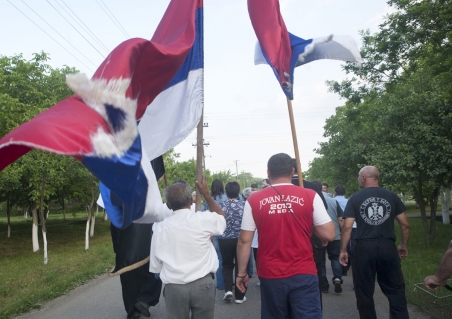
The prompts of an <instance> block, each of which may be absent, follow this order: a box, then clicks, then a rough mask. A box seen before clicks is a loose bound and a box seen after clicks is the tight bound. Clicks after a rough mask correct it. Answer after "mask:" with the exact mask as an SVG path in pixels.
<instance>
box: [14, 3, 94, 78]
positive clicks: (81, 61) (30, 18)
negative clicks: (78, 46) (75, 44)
mask: <svg viewBox="0 0 452 319" xmlns="http://www.w3.org/2000/svg"><path fill="white" fill-rule="evenodd" d="M7 1H8V2H9V4H10V5H12V6H13V7H14V8H16V9H17V11H19V12H20V13H22V14H23V15H24V16H25V17H26V18H27V19H28V20H30V21H31V22H32V23H33V24H34V25H35V26H37V27H38V28H39V29H41V31H42V32H44V33H45V34H47V35H48V36H49V37H50V38H51V39H52V40H53V41H55V42H56V43H57V44H58V45H59V46H61V47H62V48H63V49H64V50H66V51H67V52H68V53H69V54H70V55H72V56H73V57H74V58H75V59H76V60H77V61H79V62H80V63H81V64H83V65H84V66H86V68H87V69H88V70H90V71H91V72H93V70H92V69H91V68H90V67H89V66H87V65H86V64H85V63H83V62H82V61H80V59H79V58H77V57H76V56H75V55H74V54H72V52H71V51H69V50H68V49H66V48H65V47H64V46H63V45H62V44H61V43H60V42H58V41H57V40H56V39H55V38H53V37H52V36H51V35H50V34H48V33H47V32H46V31H45V30H44V29H43V28H41V27H40V26H39V25H38V24H37V23H36V22H34V21H33V20H32V19H31V18H30V17H28V16H27V15H26V14H25V13H24V12H22V11H21V10H20V9H19V8H18V7H16V6H15V5H14V4H12V3H11V1H10V0H7Z"/></svg>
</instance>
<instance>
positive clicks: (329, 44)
mask: <svg viewBox="0 0 452 319" xmlns="http://www.w3.org/2000/svg"><path fill="white" fill-rule="evenodd" d="M248 12H249V15H250V19H251V24H252V25H253V28H254V31H255V33H256V36H257V39H258V43H257V44H256V50H255V54H254V63H255V64H268V65H270V66H271V68H272V70H273V72H274V73H275V76H276V78H277V79H278V82H279V83H280V85H281V88H282V90H283V91H284V94H286V96H287V98H288V99H290V100H293V83H294V70H295V68H296V67H298V66H300V65H303V64H306V63H309V62H312V61H315V60H319V59H333V60H342V61H351V62H358V63H359V64H360V63H361V61H362V59H361V55H360V53H359V50H358V47H357V46H356V43H355V41H354V40H353V38H352V37H350V36H348V35H341V36H333V35H329V36H326V37H321V38H314V39H308V40H305V39H302V38H299V37H297V36H295V35H293V34H291V33H289V32H288V31H287V28H286V25H285V23H284V20H283V18H282V16H281V12H280V8H279V0H264V1H262V0H248Z"/></svg>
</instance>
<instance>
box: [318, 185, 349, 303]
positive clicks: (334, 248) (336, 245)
mask: <svg viewBox="0 0 452 319" xmlns="http://www.w3.org/2000/svg"><path fill="white" fill-rule="evenodd" d="M311 182H312V183H315V184H316V185H317V186H318V187H322V184H321V183H320V182H319V181H317V180H314V181H311ZM323 185H325V184H323ZM322 189H323V188H322ZM322 192H323V196H324V197H325V200H326V203H327V205H328V208H327V212H328V215H329V216H330V218H331V220H332V222H333V224H334V232H335V237H334V240H333V241H330V242H328V245H327V246H326V253H327V254H328V259H329V260H330V262H331V269H332V271H333V278H332V283H333V286H334V292H335V293H337V294H339V293H341V292H342V283H343V281H342V266H341V264H340V262H339V253H340V248H341V247H340V246H341V228H342V225H343V219H342V214H343V211H342V208H341V206H340V205H339V203H338V202H337V201H336V199H334V198H332V197H328V194H327V193H326V192H324V191H323V190H322ZM320 269H321V271H320V274H321V278H320V289H321V290H322V292H324V293H328V292H329V289H330V285H329V283H328V278H327V277H326V259H325V258H323V261H322V265H321V267H320Z"/></svg>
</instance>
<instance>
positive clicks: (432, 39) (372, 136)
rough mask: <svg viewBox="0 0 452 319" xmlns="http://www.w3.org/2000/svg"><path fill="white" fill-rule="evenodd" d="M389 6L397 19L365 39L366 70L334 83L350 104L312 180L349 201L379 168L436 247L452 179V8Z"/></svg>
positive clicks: (335, 122) (340, 111) (406, 0)
mask: <svg viewBox="0 0 452 319" xmlns="http://www.w3.org/2000/svg"><path fill="white" fill-rule="evenodd" d="M388 3H389V4H390V5H392V6H393V7H394V8H395V9H397V11H396V12H395V13H393V14H391V15H389V16H387V18H386V20H385V21H384V23H383V24H381V25H380V31H379V32H378V33H376V34H373V35H371V34H370V33H369V32H368V31H365V32H362V33H361V34H362V37H363V47H362V50H361V54H362V56H363V59H364V63H363V66H362V68H358V67H357V66H356V65H354V64H351V63H348V64H346V65H345V66H344V69H345V71H346V72H347V73H349V74H353V77H352V78H351V79H349V80H345V81H343V82H342V83H337V82H334V81H329V82H328V83H327V84H328V85H329V88H330V90H331V91H334V92H336V93H338V94H339V95H340V96H341V97H343V98H345V100H346V102H345V105H344V106H342V107H338V108H337V109H336V114H335V115H334V116H332V117H331V118H329V119H328V120H327V121H326V125H325V127H324V129H325V133H324V136H325V137H327V138H328V141H327V142H325V143H321V144H320V147H319V148H318V149H317V153H318V154H319V155H320V157H318V158H315V159H314V161H313V162H312V163H311V166H310V169H309V171H308V172H307V173H308V176H309V177H310V178H320V179H322V181H326V182H330V184H333V185H335V184H343V185H344V186H346V188H347V190H348V193H349V194H350V193H351V192H352V191H354V190H356V189H357V185H356V176H357V173H358V170H359V168H360V167H362V166H364V165H375V166H377V167H378V168H379V169H380V172H381V173H382V175H381V176H382V180H381V184H382V185H384V186H385V187H388V188H390V189H392V190H394V191H397V192H409V193H411V194H412V195H413V196H414V198H415V199H416V201H417V203H418V205H419V208H420V211H421V215H422V220H423V225H424V231H425V236H426V240H427V241H428V242H430V243H431V242H432V241H433V238H434V235H435V220H436V219H435V213H436V210H437V203H438V194H439V190H440V187H447V186H450V184H451V179H452V160H451V158H452V131H451V130H450V123H451V119H452V105H451V97H452V94H451V93H452V81H451V80H452V50H451V43H450V36H451V34H452V31H451V21H452V6H451V5H450V1H444V0H440V1H433V0H420V1H415V0H392V1H389V2H388ZM426 206H428V208H429V210H430V213H431V217H430V222H429V220H428V218H427V216H426Z"/></svg>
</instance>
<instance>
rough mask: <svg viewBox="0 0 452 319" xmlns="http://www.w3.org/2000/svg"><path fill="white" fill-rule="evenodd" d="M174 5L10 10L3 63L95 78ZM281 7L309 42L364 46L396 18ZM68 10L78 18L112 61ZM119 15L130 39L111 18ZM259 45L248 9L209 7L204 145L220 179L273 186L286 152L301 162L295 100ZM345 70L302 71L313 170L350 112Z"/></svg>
mask: <svg viewBox="0 0 452 319" xmlns="http://www.w3.org/2000/svg"><path fill="white" fill-rule="evenodd" d="M168 3H169V0H127V1H125V0H45V1H44V0H0V30H3V32H2V35H1V36H0V55H4V56H12V55H15V54H20V53H22V54H23V55H24V57H25V58H26V59H30V58H31V57H32V53H35V52H41V51H44V52H46V53H48V54H50V57H51V61H50V62H49V64H51V65H52V66H53V67H62V66H63V65H68V66H71V67H76V68H77V69H79V70H80V71H81V72H83V73H86V74H87V75H88V76H89V77H90V76H92V74H93V73H94V71H95V70H96V68H97V67H98V66H99V65H100V64H101V63H102V61H103V60H104V58H105V57H106V56H107V54H108V53H109V52H110V51H111V50H112V49H114V47H116V46H117V45H118V44H120V43H121V42H122V41H124V40H126V39H127V38H129V37H140V38H145V39H150V38H151V37H152V35H153V33H154V31H155V29H156V27H157V25H158V23H159V22H160V19H161V17H162V16H163V13H164V11H165V10H166V7H167V5H168ZM13 5H14V6H15V7H17V8H18V9H19V10H20V11H22V12H23V13H24V14H25V15H26V16H27V17H28V18H27V17H26V16H25V15H24V14H22V13H21V12H19V10H18V9H16V8H15V7H14V6H13ZM104 5H106V7H105V6H104ZM280 5H281V12H282V15H283V18H284V21H285V23H286V26H287V29H288V30H289V31H290V32H292V33H293V34H295V35H297V36H299V37H301V38H305V39H309V38H315V37H320V36H325V35H329V34H337V35H340V34H348V35H351V36H352V37H353V38H354V39H355V41H356V42H357V44H358V46H361V38H360V37H359V35H358V31H359V30H364V29H370V30H371V31H372V32H376V31H378V25H379V24H380V23H381V22H382V21H383V17H384V16H385V15H386V14H387V13H388V12H392V10H391V8H390V7H388V6H387V4H386V0H316V1H305V0H280ZM63 8H64V9H65V10H66V11H67V12H71V11H72V12H74V13H75V14H76V15H77V17H78V18H79V19H80V20H81V21H83V24H84V25H86V26H87V27H88V28H89V30H90V31H91V32H92V33H93V34H94V35H95V36H96V37H97V38H98V39H99V40H100V42H102V44H103V45H104V46H105V47H106V48H107V49H108V51H107V50H106V49H103V48H102V45H101V44H99V43H98V41H97V40H93V38H92V37H91V36H90V35H89V34H88V33H87V32H86V31H84V30H83V28H82V27H80V26H79V25H78V24H77V22H75V21H74V20H73V19H72V18H70V17H69V16H68V15H67V14H66V12H65V10H64V9H63ZM102 8H103V9H102ZM107 8H108V9H107ZM55 9H56V10H55ZM57 10H58V11H59V12H60V13H61V14H62V15H64V17H65V18H66V19H67V20H68V21H69V22H70V23H71V24H72V25H73V26H74V27H75V28H73V27H72V26H71V25H70V24H69V22H68V21H66V20H65V19H64V18H62V16H61V15H60V14H59V13H58V12H57ZM104 10H105V11H104ZM109 11H110V12H111V13H112V14H113V15H114V17H115V18H116V19H117V20H118V21H119V23H120V25H121V26H122V27H123V28H124V29H125V31H126V32H125V33H126V34H127V35H126V34H124V33H123V32H122V31H121V30H120V28H119V27H117V25H116V24H114V22H113V21H112V19H110V18H109V17H108V16H107V14H106V12H109ZM38 15H39V16H38ZM40 17H41V18H42V19H44V20H45V22H44V21H43V20H42V19H41V18H40ZM30 19H31V20H32V21H33V22H34V23H33V22H31V21H30ZM78 22H79V21H78ZM79 23H80V22H79ZM37 25H38V26H39V27H38V26H37ZM41 28H42V29H43V30H45V32H44V31H43V30H41ZM75 29H77V30H78V31H79V32H80V33H79V32H77V31H76V30H75ZM46 33H48V35H47V34H46ZM49 35H50V36H51V37H52V38H53V39H55V40H56V41H58V42H59V44H58V43H57V42H56V41H55V40H53V39H52V38H51V37H50V36H49ZM85 38H86V39H87V40H88V41H89V42H90V43H91V44H90V43H89V42H88V41H87V40H85ZM255 43H256V36H255V33H254V30H253V28H252V26H251V22H250V20H249V16H248V10H247V6H246V0H204V47H205V48H204V70H205V99H204V100H205V106H204V122H207V123H208V125H209V127H208V128H205V130H204V140H205V142H208V143H209V146H207V147H206V148H205V154H206V166H207V168H208V169H210V170H211V172H218V171H220V170H221V171H225V170H230V171H231V172H232V173H233V174H235V173H236V162H235V161H238V162H237V167H238V171H239V172H241V171H245V172H251V173H252V174H253V176H255V177H266V164H267V161H268V159H269V157H270V156H271V155H273V154H276V153H281V152H284V153H288V154H289V155H291V156H294V149H293V143H292V135H291V130H290V123H289V116H288V111H287V103H286V99H285V96H284V94H283V92H282V90H281V89H280V87H279V84H278V82H277V80H276V78H275V76H274V75H273V72H272V71H271V69H270V68H269V67H268V66H266V65H259V66H255V65H254V63H253V58H254V45H255ZM63 47H64V48H65V49H64V48H63ZM94 47H95V48H96V49H95V48H94ZM76 49H77V50H78V51H80V52H81V53H82V54H83V55H82V54H81V53H79V52H77V50H76ZM69 52H71V53H72V54H73V55H74V56H75V57H76V58H75V57H74V56H72V55H71V54H70V53H69ZM341 64H342V63H341V62H339V61H329V60H321V61H316V62H312V63H309V64H307V65H305V66H301V67H299V68H297V69H296V71H295V85H294V100H293V110H294V113H295V124H296V131H297V138H298V145H299V151H300V160H301V167H302V169H303V170H307V169H308V164H309V162H310V161H312V159H313V158H314V157H315V155H316V154H315V153H314V151H313V150H314V148H316V147H318V142H321V141H325V139H324V138H323V126H324V124H325V120H326V119H327V118H329V117H330V116H332V115H333V114H334V112H335V108H336V107H337V106H341V105H343V103H344V102H343V101H341V100H339V97H338V96H337V95H336V94H333V93H328V90H327V87H326V85H325V81H326V80H336V81H341V80H343V79H344V78H346V75H345V73H344V72H343V71H342V69H341ZM195 142H196V129H195V131H194V132H193V133H192V134H191V135H190V136H189V137H188V138H187V139H185V140H184V141H183V142H182V143H181V144H179V145H178V146H177V147H176V152H178V153H180V154H181V158H180V160H188V159H190V158H194V157H196V148H195V147H193V146H192V144H193V143H195Z"/></svg>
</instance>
